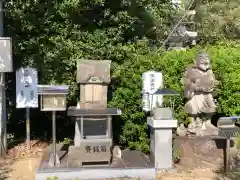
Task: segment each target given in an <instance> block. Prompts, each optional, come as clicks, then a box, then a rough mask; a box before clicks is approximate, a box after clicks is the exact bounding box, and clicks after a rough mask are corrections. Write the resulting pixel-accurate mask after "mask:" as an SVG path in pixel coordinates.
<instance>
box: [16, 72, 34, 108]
mask: <svg viewBox="0 0 240 180" xmlns="http://www.w3.org/2000/svg"><path fill="white" fill-rule="evenodd" d="M37 84H38V76H37V70H36V69H34V68H20V69H18V70H17V71H16V108H37V107H38V89H37Z"/></svg>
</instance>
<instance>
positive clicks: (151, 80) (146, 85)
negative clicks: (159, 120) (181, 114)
mask: <svg viewBox="0 0 240 180" xmlns="http://www.w3.org/2000/svg"><path fill="white" fill-rule="evenodd" d="M142 81H143V88H142V94H143V110H144V111H150V110H151V109H152V108H154V107H156V106H157V105H160V106H161V105H162V101H163V98H162V95H153V94H154V93H155V92H156V91H157V90H158V89H159V88H162V87H163V76H162V73H161V72H156V71H147V72H145V73H143V75H142Z"/></svg>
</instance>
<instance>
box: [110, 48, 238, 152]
mask: <svg viewBox="0 0 240 180" xmlns="http://www.w3.org/2000/svg"><path fill="white" fill-rule="evenodd" d="M199 49H202V48H201V47H196V48H194V49H189V50H187V51H178V52H177V51H171V52H161V51H159V50H152V51H151V52H148V53H146V54H140V55H138V54H133V55H132V56H131V57H130V59H126V60H125V62H124V63H123V64H122V65H119V66H117V67H116V68H115V69H114V71H113V78H114V79H115V81H114V82H113V99H112V101H111V102H110V103H109V105H110V106H115V107H119V108H121V109H122V110H123V115H122V116H121V120H122V121H123V128H122V135H121V138H120V141H121V142H122V143H124V144H126V145H127V146H128V147H130V148H134V149H139V150H143V151H146V152H148V151H149V138H148V135H147V134H148V133H147V130H148V127H147V123H146V114H145V113H144V112H143V111H142V110H141V103H142V101H141V88H142V81H141V75H142V73H143V72H145V71H147V70H156V71H162V72H163V75H164V85H165V87H166V88H172V89H175V90H177V91H179V92H180V93H181V94H182V92H183V85H182V84H181V79H182V75H183V72H184V70H185V68H186V67H187V65H188V64H189V63H193V62H194V59H195V56H196V53H197V51H198V50H199ZM203 49H204V50H206V51H207V52H208V53H209V55H210V57H211V59H212V65H213V71H214V73H215V76H216V78H217V80H219V81H220V83H219V86H218V87H217V88H216V93H217V101H218V112H219V113H224V114H226V115H237V114H239V112H240V94H239V90H240V85H239V84H240V78H239V77H238V76H239V74H240V51H239V49H240V45H239V44H237V43H219V44H217V45H215V46H210V45H209V46H206V47H204V48H203ZM166 105H169V100H168V99H166ZM183 106H184V99H183V96H182V95H181V96H180V97H177V98H176V103H175V113H176V114H175V117H176V119H178V120H179V122H183V123H185V124H187V121H188V117H187V114H186V113H185V112H184V111H183Z"/></svg>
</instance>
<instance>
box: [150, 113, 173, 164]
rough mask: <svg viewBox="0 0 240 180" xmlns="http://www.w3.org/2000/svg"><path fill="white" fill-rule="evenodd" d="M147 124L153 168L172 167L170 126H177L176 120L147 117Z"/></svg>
mask: <svg viewBox="0 0 240 180" xmlns="http://www.w3.org/2000/svg"><path fill="white" fill-rule="evenodd" d="M147 124H148V125H149V126H150V127H151V137H150V141H151V142H150V159H151V161H153V162H154V167H155V169H172V168H173V163H172V128H176V127H177V120H172V119H167V120H164V119H161V120H159V119H153V118H152V117H148V120H147Z"/></svg>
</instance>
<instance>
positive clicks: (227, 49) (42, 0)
mask: <svg viewBox="0 0 240 180" xmlns="http://www.w3.org/2000/svg"><path fill="white" fill-rule="evenodd" d="M209 3H211V6H210V7H207V8H211V16H209V17H205V16H203V17H202V19H199V22H201V29H200V30H201V31H202V33H201V38H202V39H203V40H210V39H211V38H212V37H217V38H216V39H219V38H222V37H224V38H225V37H229V36H228V35H229V33H226V31H225V30H224V29H221V32H220V30H219V33H218V31H217V27H216V26H212V20H213V18H212V17H214V13H215V12H216V11H214V8H213V7H214V6H215V4H214V3H215V1H211V2H210V1H209ZM216 3H217V2H216ZM6 8H7V10H8V12H7V13H6V16H5V17H6V18H5V34H6V35H8V36H11V37H12V38H13V47H14V48H13V50H14V64H15V67H16V68H19V67H21V66H31V67H35V68H37V70H38V71H39V84H68V85H70V92H69V97H68V102H69V105H76V102H77V100H78V87H77V85H76V80H75V76H76V64H77V62H78V61H79V60H81V59H97V60H102V59H110V60H112V69H111V71H112V72H111V73H112V77H113V81H112V83H111V86H110V88H109V91H111V92H112V93H113V97H112V100H111V101H110V102H109V106H113V107H119V108H121V109H122V110H123V115H122V116H121V119H120V123H119V126H120V127H121V128H119V126H118V127H117V128H115V129H114V130H115V131H117V130H119V129H120V134H121V137H120V141H121V142H122V143H123V144H126V145H127V146H128V147H130V148H135V149H141V150H144V151H148V150H149V138H148V132H147V131H148V128H147V124H146V114H145V113H144V112H142V110H141V86H142V84H141V83H142V82H141V74H142V73H143V72H144V71H146V70H151V69H153V70H157V71H162V72H163V74H164V82H165V86H166V87H169V88H173V89H175V90H177V91H179V92H182V88H183V87H182V84H181V78H182V73H183V71H184V69H185V67H186V66H187V64H189V63H191V62H193V59H194V56H195V53H196V51H197V49H198V48H200V47H197V48H195V49H191V50H187V51H186V52H162V51H160V50H159V49H158V48H157V43H155V42H159V41H161V40H162V39H163V38H165V37H166V35H167V33H168V32H169V31H171V28H172V27H173V24H174V21H173V18H174V12H173V9H172V8H171V4H170V3H169V1H167V0H166V1H165V0H162V1H157V0H139V1H136V0H114V1H113V0H89V1H84V0H61V1H50V0H25V1H20V0H18V1H14V2H13V3H11V2H6ZM209 11H210V10H209ZM235 11H236V8H234V7H233V8H232V9H230V10H228V9H224V12H226V13H223V14H220V15H219V16H221V17H224V18H225V19H227V18H230V19H234V20H233V21H230V22H234V23H235V24H236V22H237V21H238V20H237V18H235V16H234V15H235ZM200 12H204V11H203V10H201V11H200ZM215 14H216V13H215ZM229 14H230V15H229ZM210 17H211V18H212V19H209V18H210ZM233 17H234V18H233ZM203 22H204V23H203ZM205 22H206V24H205ZM214 22H216V21H214ZM224 22H225V25H226V24H227V23H228V22H227V21H224ZM217 24H218V23H216V25H217ZM229 26H230V27H232V28H233V27H235V26H234V25H233V24H232V25H229ZM210 27H211V28H213V29H211V28H210ZM221 27H226V26H221ZM207 30H208V31H207ZM209 30H210V31H211V32H210V31H209ZM216 32H217V35H214V34H212V33H216ZM229 32H230V31H229ZM236 35H237V34H236ZM150 42H151V43H150ZM152 42H154V43H152ZM204 42H205V43H207V42H209V41H204ZM150 45H151V46H150ZM205 49H206V50H207V51H208V52H209V53H210V56H211V57H212V59H213V67H214V72H216V74H217V78H218V80H220V85H219V87H218V89H217V92H218V102H219V112H223V113H225V114H228V115H234V114H238V113H239V109H240V107H239V106H240V105H239V102H240V101H239V100H240V99H239V94H238V93H237V91H239V86H238V84H239V80H238V78H237V76H238V74H239V73H240V72H239V69H240V64H239V62H240V61H239V57H240V54H239V51H238V50H239V45H238V44H237V43H236V42H231V43H224V44H223V43H222V44H217V45H214V46H207V47H205ZM9 80H10V82H9V84H8V88H9V91H8V94H9V95H8V96H9V98H10V99H9V107H10V108H9V109H10V110H11V114H10V123H12V124H14V123H15V124H17V129H18V130H19V129H21V128H19V126H20V125H19V122H22V121H20V120H24V114H23V112H21V113H22V114H21V113H19V112H18V111H17V110H16V109H15V105H14V102H15V97H14V95H13V94H15V88H14V86H15V82H14V81H15V77H14V76H11V75H10V76H9ZM166 103H169V101H168V100H166ZM183 105H184V101H183V98H182V96H181V97H179V98H177V99H176V105H175V112H176V118H177V119H178V120H179V121H182V122H186V119H187V116H186V114H185V113H184V111H183ZM39 114H42V113H41V112H36V113H34V114H33V115H32V119H35V121H32V123H33V124H36V125H35V126H36V127H35V129H34V128H32V131H34V130H39V129H40V130H39V131H40V133H43V132H42V131H43V129H44V128H42V129H41V128H39V127H40V126H39V123H47V121H45V119H47V118H46V117H45V116H44V117H43V116H39ZM61 118H62V122H63V123H59V124H58V127H60V126H63V127H64V128H63V130H64V131H65V130H66V129H70V131H73V130H74V128H73V127H72V126H73V123H70V124H71V126H70V127H69V126H68V125H69V124H67V123H66V122H69V121H67V119H68V117H66V115H65V114H63V115H62V116H61V117H58V119H61ZM59 121H61V120H59ZM59 121H58V122H59ZM23 122H24V121H23ZM22 125H24V123H22ZM66 126H68V127H69V128H66ZM21 127H24V126H21ZM43 127H46V126H43ZM50 128H51V126H50ZM50 128H49V129H50ZM23 130H24V128H23ZM61 134H62V133H59V132H58V136H59V135H61Z"/></svg>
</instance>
